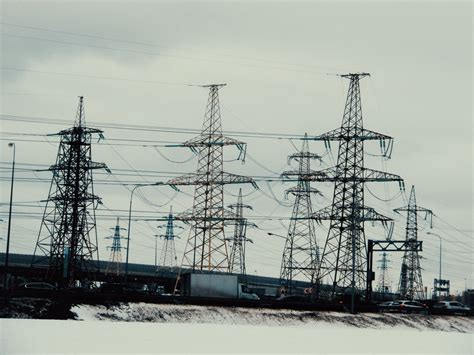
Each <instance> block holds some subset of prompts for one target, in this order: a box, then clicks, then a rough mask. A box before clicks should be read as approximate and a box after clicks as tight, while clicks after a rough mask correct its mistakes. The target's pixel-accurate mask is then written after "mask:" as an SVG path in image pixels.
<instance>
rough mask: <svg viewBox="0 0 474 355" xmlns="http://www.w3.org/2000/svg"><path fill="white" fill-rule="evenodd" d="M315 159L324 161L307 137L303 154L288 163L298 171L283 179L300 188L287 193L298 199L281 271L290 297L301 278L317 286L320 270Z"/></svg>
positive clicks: (291, 220) (291, 157) (292, 171)
mask: <svg viewBox="0 0 474 355" xmlns="http://www.w3.org/2000/svg"><path fill="white" fill-rule="evenodd" d="M315 159H317V160H321V157H320V156H319V155H317V154H314V153H310V151H309V145H308V140H307V134H305V140H304V141H303V146H302V148H301V151H299V152H298V153H295V154H292V155H290V156H289V157H288V163H290V162H291V161H292V160H295V161H296V162H298V169H297V170H291V171H285V172H284V173H282V177H283V178H296V179H297V185H296V186H295V187H292V188H289V189H287V190H286V191H285V194H286V196H288V195H289V194H292V195H293V196H294V197H295V202H294V205H293V213H292V215H291V219H290V226H289V228H288V236H287V238H286V242H285V247H284V249H283V256H282V261H281V269H280V283H281V285H282V286H284V287H285V289H286V290H287V292H288V293H292V291H293V279H295V278H298V277H301V278H303V279H304V280H305V281H309V282H311V283H314V281H315V277H316V271H317V269H318V266H319V250H318V243H317V241H316V233H315V228H314V220H313V219H312V214H313V207H312V203H311V194H318V193H319V191H318V190H316V189H315V188H314V187H311V182H310V179H311V176H312V175H313V173H314V171H313V170H311V160H315Z"/></svg>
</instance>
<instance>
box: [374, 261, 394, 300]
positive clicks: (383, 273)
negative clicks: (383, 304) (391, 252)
mask: <svg viewBox="0 0 474 355" xmlns="http://www.w3.org/2000/svg"><path fill="white" fill-rule="evenodd" d="M379 262H380V266H379V270H380V273H379V279H378V282H377V291H378V292H380V293H382V295H383V294H385V293H387V292H391V288H390V283H389V279H388V272H387V270H388V269H389V267H388V263H389V262H390V260H389V259H388V254H387V253H386V252H383V253H382V259H380V260H379Z"/></svg>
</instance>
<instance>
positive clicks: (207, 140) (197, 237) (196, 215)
mask: <svg viewBox="0 0 474 355" xmlns="http://www.w3.org/2000/svg"><path fill="white" fill-rule="evenodd" d="M224 85H225V84H212V85H207V86H204V87H206V88H209V98H208V101H207V107H206V113H205V115H204V123H203V126H202V131H201V134H200V135H199V136H197V137H195V138H192V139H190V140H188V141H187V142H184V143H183V144H181V145H179V146H181V147H188V148H190V149H191V150H192V151H194V152H197V154H198V167H197V172H196V173H191V174H187V175H184V176H180V177H177V178H174V179H171V180H169V181H168V182H167V184H169V185H171V186H172V187H173V186H174V187H175V188H176V187H177V186H186V185H195V186H196V187H195V192H194V202H193V207H192V209H190V210H188V211H185V212H183V213H181V214H179V215H178V219H179V220H183V221H189V222H190V223H191V224H192V229H193V230H192V232H191V233H190V236H189V238H188V241H187V243H186V247H185V251H184V256H183V262H182V267H187V268H190V269H192V271H193V272H201V271H221V272H229V255H228V251H227V244H226V238H225V235H224V222H225V221H226V220H235V218H236V217H235V215H234V214H233V213H232V212H230V211H228V210H227V209H225V208H224V185H226V184H245V183H251V184H255V182H254V180H253V179H252V178H249V177H245V176H240V175H235V174H230V173H226V172H224V170H223V165H224V159H223V156H224V155H223V148H224V146H229V145H232V146H236V147H237V148H238V149H239V151H240V152H241V157H240V158H242V159H243V158H244V156H245V149H246V143H244V142H241V141H238V140H235V139H233V138H229V137H225V136H223V135H222V122H221V112H220V106H219V89H220V88H221V87H223V86H224ZM178 278H179V276H178Z"/></svg>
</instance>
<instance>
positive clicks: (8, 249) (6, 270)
mask: <svg viewBox="0 0 474 355" xmlns="http://www.w3.org/2000/svg"><path fill="white" fill-rule="evenodd" d="M8 146H9V147H13V162H12V181H11V188H10V210H9V211H8V231H7V250H6V253H5V275H4V278H3V289H4V290H6V289H7V280H8V258H9V254H10V230H11V226H12V202H13V181H14V179H15V143H8Z"/></svg>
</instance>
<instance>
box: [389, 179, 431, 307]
mask: <svg viewBox="0 0 474 355" xmlns="http://www.w3.org/2000/svg"><path fill="white" fill-rule="evenodd" d="M394 211H395V212H397V213H400V212H406V213H407V224H406V229H405V231H406V241H407V242H408V243H409V244H408V245H409V246H408V250H407V251H405V253H404V254H403V259H402V266H401V270H400V281H399V284H398V291H399V293H400V297H401V298H402V299H410V300H413V299H424V298H425V293H424V290H423V279H422V276H421V270H422V269H421V266H420V259H421V256H420V255H419V254H418V251H417V248H416V242H417V241H418V213H419V212H423V213H424V214H425V218H428V217H431V216H432V215H433V212H432V211H431V210H429V209H426V208H423V207H419V206H417V205H416V196H415V186H412V187H411V192H410V199H409V200H408V205H407V206H405V207H400V208H397V209H395V210H394ZM410 246H411V247H410Z"/></svg>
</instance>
